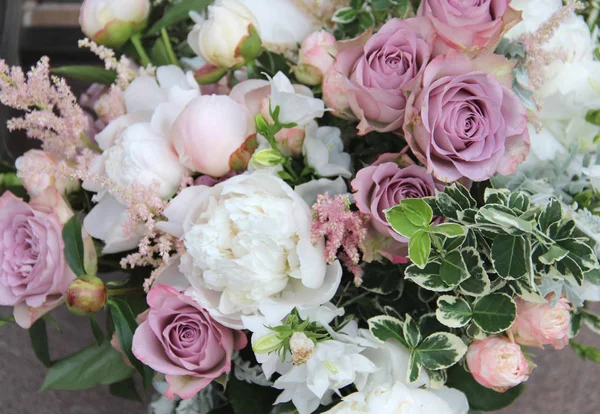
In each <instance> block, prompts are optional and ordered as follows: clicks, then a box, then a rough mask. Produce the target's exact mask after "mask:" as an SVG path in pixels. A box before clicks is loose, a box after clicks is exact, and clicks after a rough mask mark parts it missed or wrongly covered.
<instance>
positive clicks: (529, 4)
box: [506, 0, 562, 40]
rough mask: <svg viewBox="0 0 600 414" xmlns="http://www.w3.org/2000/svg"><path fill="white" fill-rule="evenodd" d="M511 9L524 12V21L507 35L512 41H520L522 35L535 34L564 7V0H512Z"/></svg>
mask: <svg viewBox="0 0 600 414" xmlns="http://www.w3.org/2000/svg"><path fill="white" fill-rule="evenodd" d="M510 7H512V8H513V9H515V10H520V11H522V12H523V16H522V17H523V20H521V21H520V22H519V23H517V24H516V25H515V26H514V27H513V28H512V29H510V30H509V31H508V33H506V37H507V38H508V39H510V40H519V38H520V37H521V35H522V34H524V33H532V32H535V31H536V30H537V29H538V28H539V27H540V26H541V25H542V24H544V23H546V22H547V21H548V19H549V18H550V17H551V16H552V14H553V13H554V12H556V11H557V10H558V9H560V8H561V7H562V0H512V1H511V2H510Z"/></svg>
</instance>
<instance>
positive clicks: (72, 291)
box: [67, 276, 107, 316]
mask: <svg viewBox="0 0 600 414" xmlns="http://www.w3.org/2000/svg"><path fill="white" fill-rule="evenodd" d="M106 299H107V291H106V286H105V285H104V282H102V280H101V279H100V278H98V277H96V276H91V277H89V276H88V278H87V279H77V280H75V281H73V283H71V286H69V290H68V292H67V307H68V308H69V310H70V311H71V312H72V313H74V314H75V315H79V316H85V315H89V314H91V313H95V312H98V311H99V310H101V309H102V308H103V307H104V304H105V303H106Z"/></svg>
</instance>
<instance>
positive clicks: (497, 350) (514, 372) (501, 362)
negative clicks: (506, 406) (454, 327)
mask: <svg viewBox="0 0 600 414" xmlns="http://www.w3.org/2000/svg"><path fill="white" fill-rule="evenodd" d="M466 359H467V365H468V366H469V370H470V371H471V374H473V377H474V378H475V380H476V381H477V382H478V383H480V384H481V385H483V386H484V387H487V388H491V389H493V390H495V391H498V392H504V391H506V390H508V389H509V388H512V387H514V386H516V385H519V384H520V383H522V382H524V381H527V379H528V378H529V374H530V373H531V369H530V368H529V363H528V362H527V360H526V359H525V355H523V352H522V351H521V347H520V346H519V345H517V344H515V343H513V342H511V341H510V339H508V338H506V337H504V336H489V337H487V338H485V339H483V340H480V341H473V343H472V344H471V345H470V346H469V350H468V351H467V356H466Z"/></svg>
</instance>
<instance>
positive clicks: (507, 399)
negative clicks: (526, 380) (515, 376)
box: [446, 365, 525, 411]
mask: <svg viewBox="0 0 600 414" xmlns="http://www.w3.org/2000/svg"><path fill="white" fill-rule="evenodd" d="M446 386H448V387H451V388H456V389H457V390H459V391H462V392H464V393H465V395H466V396H467V399H468V400H469V406H470V407H471V409H472V410H481V411H497V410H501V409H503V408H505V407H508V406H509V405H511V404H512V403H513V402H514V401H515V400H516V399H517V398H518V397H519V396H520V395H521V394H522V393H523V390H524V389H525V386H524V385H523V384H519V385H517V386H516V387H513V388H511V389H509V390H508V391H506V392H502V393H500V392H496V391H494V390H492V389H490V388H486V387H484V386H483V385H481V384H479V383H478V382H477V381H475V378H473V375H471V373H469V372H467V371H465V369H464V368H463V367H461V366H460V365H457V366H455V367H452V368H451V369H450V370H449V371H448V381H447V382H446Z"/></svg>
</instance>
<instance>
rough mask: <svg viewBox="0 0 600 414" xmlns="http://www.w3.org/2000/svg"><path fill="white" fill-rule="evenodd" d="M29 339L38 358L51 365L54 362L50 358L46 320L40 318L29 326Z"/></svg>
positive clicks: (47, 365) (46, 364)
mask: <svg viewBox="0 0 600 414" xmlns="http://www.w3.org/2000/svg"><path fill="white" fill-rule="evenodd" d="M29 339H30V340H31V346H32V347H33V352H34V353H35V356H36V357H37V359H39V360H40V362H41V363H42V364H44V365H45V366H46V367H49V366H50V365H51V364H52V360H51V359H50V350H49V349H48V331H47V330H46V321H45V320H44V319H38V320H37V321H35V323H34V324H33V325H31V327H30V328H29Z"/></svg>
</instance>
